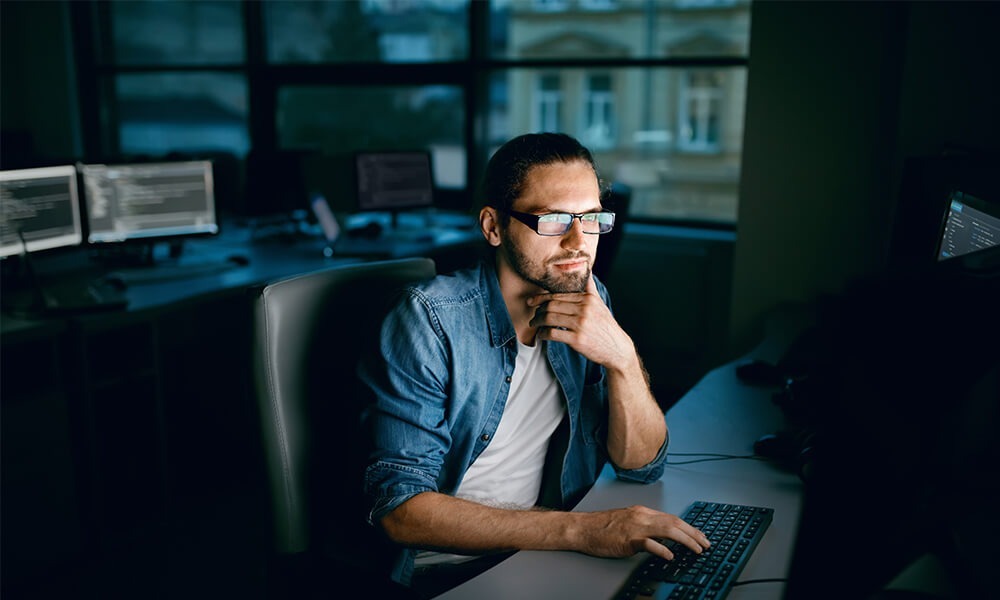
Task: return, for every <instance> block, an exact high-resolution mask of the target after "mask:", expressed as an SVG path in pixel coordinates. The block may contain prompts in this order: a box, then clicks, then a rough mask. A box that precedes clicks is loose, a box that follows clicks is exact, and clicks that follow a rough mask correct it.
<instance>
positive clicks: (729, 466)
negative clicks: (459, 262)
mask: <svg viewBox="0 0 1000 600" xmlns="http://www.w3.org/2000/svg"><path fill="white" fill-rule="evenodd" d="M775 351H776V346H774V345H768V346H762V347H761V348H758V349H757V350H756V351H755V352H754V353H753V356H754V357H759V358H764V359H770V360H774V359H775V358H776V357H775V356H774V354H773V353H774V352H775ZM736 364H738V363H737V362H733V363H730V364H727V365H724V366H722V367H719V368H717V369H715V370H714V371H712V372H710V373H708V374H707V375H706V376H705V377H704V378H703V379H702V380H701V381H700V382H699V383H698V384H697V385H695V386H694V388H692V389H691V390H690V391H689V392H688V393H687V394H685V395H684V397H683V398H681V400H680V401H678V403H677V404H676V405H674V406H673V407H672V408H671V409H670V410H669V411H668V412H667V417H668V419H667V422H668V424H669V426H670V451H671V452H677V453H684V452H705V453H720V454H736V455H745V454H750V453H752V444H753V442H754V440H756V439H757V438H758V437H759V436H761V435H763V434H765V433H772V432H774V431H775V430H777V429H779V428H781V426H782V424H783V417H782V415H781V411H780V410H779V409H778V408H777V407H776V406H775V405H774V404H773V403H772V402H771V394H772V392H773V390H771V389H766V388H754V387H751V386H747V385H745V384H743V383H741V382H740V381H738V380H737V378H736V374H735V367H736ZM695 458H698V457H685V456H674V457H671V458H670V459H669V460H670V461H671V462H684V461H687V460H691V459H695ZM802 491H803V490H802V483H801V480H800V479H799V478H798V477H797V476H796V475H793V474H790V473H788V472H785V471H782V470H780V469H778V468H777V467H775V466H773V465H771V464H770V463H767V462H764V461H759V460H746V459H733V460H724V461H713V462H700V463H694V464H688V465H676V466H668V467H667V469H666V472H665V473H664V475H663V477H662V478H661V480H660V481H658V482H656V483H653V484H649V485H640V484H633V483H625V482H622V481H617V480H616V479H615V478H614V475H613V472H612V471H611V468H610V467H605V469H604V471H603V472H602V474H601V477H600V479H599V480H598V482H597V483H596V484H595V485H594V487H593V488H592V489H591V491H590V492H589V493H588V494H587V495H586V496H585V497H584V499H583V500H582V501H581V502H580V504H579V505H578V506H577V508H576V510H581V511H593V510H602V509H608V508H615V507H622V506H628V505H631V504H642V505H646V506H650V507H653V508H657V509H660V510H663V511H665V512H669V513H673V514H680V513H681V512H683V511H684V509H686V508H687V507H688V506H689V505H690V504H691V503H692V502H694V501H695V500H707V501H716V502H731V503H741V504H751V505H758V506H767V507H771V508H774V511H775V512H774V521H773V522H772V524H771V526H770V528H769V529H768V531H767V533H766V534H765V536H764V538H763V539H762V540H761V542H760V545H759V546H758V547H757V549H756V551H755V552H754V554H753V556H752V557H751V558H750V560H749V562H748V563H747V565H746V568H745V569H744V571H743V573H742V575H741V576H740V579H741V580H748V579H762V578H775V577H786V576H787V573H788V569H789V566H790V564H791V556H792V549H793V545H794V540H795V535H796V529H797V524H798V520H799V512H800V504H801V498H802ZM644 557H645V554H640V555H637V556H633V557H631V558H627V559H606V558H595V557H591V556H587V555H584V554H577V553H572V552H529V551H522V552H518V553H516V554H514V555H513V556H511V557H510V558H508V559H507V560H505V561H504V562H502V563H500V564H499V565H497V566H496V567H493V568H492V569H490V570H489V571H486V572H485V573H483V574H481V575H479V576H477V577H475V578H474V579H472V580H470V581H468V582H466V583H464V584H463V585H461V586H458V587H456V588H454V589H452V590H450V591H449V592H446V593H445V594H442V595H441V596H439V598H440V599H441V600H491V599H496V600H508V599H510V598H518V599H519V600H530V599H533V598H575V599H579V600H606V599H608V598H611V597H612V596H613V595H614V594H615V592H616V591H617V590H618V588H619V586H620V585H621V584H622V583H623V582H624V581H625V579H626V578H627V577H628V575H629V573H631V571H632V569H634V568H635V567H636V566H637V565H638V564H639V563H640V562H641V561H642V559H643V558H644ZM783 587H784V586H783V584H781V583H760V584H753V585H748V586H745V587H736V588H734V589H733V590H732V592H731V593H730V595H729V598H731V599H732V600H744V599H751V598H757V599H765V598H767V599H775V598H780V597H781V594H782V592H783Z"/></svg>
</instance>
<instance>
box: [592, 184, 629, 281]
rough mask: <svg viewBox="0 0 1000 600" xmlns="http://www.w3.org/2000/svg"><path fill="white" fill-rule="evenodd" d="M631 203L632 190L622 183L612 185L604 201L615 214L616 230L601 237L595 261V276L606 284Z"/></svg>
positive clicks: (616, 254)
mask: <svg viewBox="0 0 1000 600" xmlns="http://www.w3.org/2000/svg"><path fill="white" fill-rule="evenodd" d="M631 202H632V188H631V187H630V186H628V185H626V184H624V183H620V182H615V183H612V184H611V187H610V188H609V189H608V192H607V194H606V195H605V197H604V199H603V205H604V208H606V209H608V210H611V211H614V213H615V228H614V229H612V230H611V231H610V232H608V233H606V234H604V235H602V236H601V242H600V244H599V245H598V246H597V258H596V259H595V260H594V274H595V275H597V278H598V279H600V280H601V281H603V282H605V283H607V281H608V277H610V276H611V267H612V265H613V264H614V262H615V257H616V256H618V250H619V249H620V248H621V245H622V237H623V236H624V235H625V223H626V222H627V221H628V211H629V204H631Z"/></svg>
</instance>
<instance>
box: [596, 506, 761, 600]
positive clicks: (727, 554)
mask: <svg viewBox="0 0 1000 600" xmlns="http://www.w3.org/2000/svg"><path fill="white" fill-rule="evenodd" d="M773 517H774V509H771V508H762V507H759V506H743V505H740V504H720V503H717V502H695V503H694V504H692V505H691V506H690V507H688V509H687V511H685V513H684V514H683V515H681V518H683V519H684V520H685V521H687V522H688V523H690V524H691V525H693V526H695V527H697V528H698V529H700V530H701V532H702V533H704V534H705V535H706V536H708V540H709V541H710V542H711V543H712V547H711V548H709V549H708V550H705V551H703V552H702V553H701V554H695V553H694V552H692V551H691V550H688V548H687V547H686V546H683V545H681V544H680V543H678V542H675V541H673V540H667V541H666V542H665V545H666V546H667V547H668V548H670V551H671V552H673V553H674V559H673V560H664V559H662V558H660V557H658V556H652V555H650V556H649V557H648V558H646V559H645V560H644V561H643V562H641V563H640V564H639V565H638V566H637V567H636V568H635V569H633V571H632V573H631V574H630V575H629V577H628V578H627V579H626V580H625V584H624V585H623V586H622V588H621V589H620V590H619V592H618V594H617V595H615V597H614V598H615V600H646V599H655V600H667V599H669V600H696V599H697V600H701V599H703V598H705V599H712V600H721V599H722V598H725V597H726V596H727V595H729V591H730V589H732V586H733V583H735V582H736V578H737V577H739V575H740V572H741V571H742V570H743V567H744V566H745V565H746V563H747V561H748V560H749V559H750V555H751V554H753V551H754V549H755V548H757V544H758V543H759V542H760V540H761V538H762V537H764V532H766V531H767V528H768V526H769V525H770V524H771V520H772V519H773Z"/></svg>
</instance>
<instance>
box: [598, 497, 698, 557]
mask: <svg viewBox="0 0 1000 600" xmlns="http://www.w3.org/2000/svg"><path fill="white" fill-rule="evenodd" d="M581 515H582V516H583V517H584V518H586V519H588V520H589V521H591V522H588V523H587V524H586V527H584V529H583V531H582V535H583V536H584V543H583V547H582V548H581V551H582V552H585V553H587V554H591V555H593V556H605V557H626V556H632V555H634V554H636V553H637V552H643V551H645V552H649V553H650V554H653V555H655V556H659V557H663V558H665V559H667V560H670V559H672V558H673V557H674V551H675V549H674V548H671V547H669V546H668V545H666V543H665V542H666V541H669V542H670V543H671V544H676V548H684V549H686V550H688V551H689V552H692V553H700V552H701V551H702V550H703V549H705V548H708V547H709V545H710V544H709V540H708V538H707V537H706V536H705V534H703V533H702V532H701V531H699V530H698V529H697V528H695V527H693V526H691V525H690V524H689V523H687V522H686V521H684V520H683V519H681V518H680V517H677V516H675V515H671V514H667V513H664V512H660V511H658V510H653V509H652V508H647V507H645V506H631V507H628V508H620V509H614V510H605V511H598V512H592V513H581Z"/></svg>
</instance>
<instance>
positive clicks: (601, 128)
mask: <svg viewBox="0 0 1000 600" xmlns="http://www.w3.org/2000/svg"><path fill="white" fill-rule="evenodd" d="M611 82H612V78H611V75H610V74H608V73H596V74H588V75H587V77H586V89H585V90H584V109H583V115H584V122H583V125H582V127H581V132H582V133H581V134H580V140H581V141H582V142H583V143H584V144H586V145H587V146H588V147H589V148H590V149H591V150H597V149H601V150H603V149H605V148H611V147H613V146H614V144H615V137H614V134H615V95H614V90H613V89H612V85H611Z"/></svg>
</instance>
